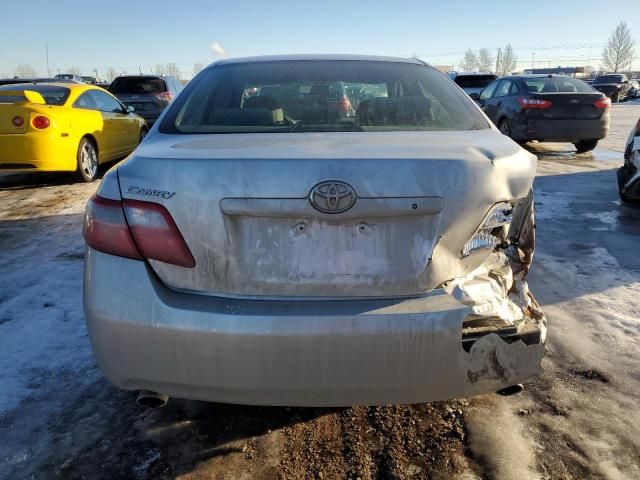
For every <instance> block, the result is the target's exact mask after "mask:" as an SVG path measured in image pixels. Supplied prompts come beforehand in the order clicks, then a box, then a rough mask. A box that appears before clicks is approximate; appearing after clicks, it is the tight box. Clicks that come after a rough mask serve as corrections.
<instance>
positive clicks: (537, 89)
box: [523, 77, 594, 93]
mask: <svg viewBox="0 0 640 480" xmlns="http://www.w3.org/2000/svg"><path fill="white" fill-rule="evenodd" d="M523 80H524V83H526V84H527V89H528V90H529V91H530V92H533V93H572V92H585V93H586V92H593V91H594V89H593V88H592V87H591V86H590V85H589V84H587V83H585V82H583V81H582V80H578V79H576V78H572V77H528V78H524V79H523Z"/></svg>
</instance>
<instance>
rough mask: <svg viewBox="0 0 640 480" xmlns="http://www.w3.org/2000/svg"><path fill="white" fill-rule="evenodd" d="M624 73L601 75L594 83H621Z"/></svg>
mask: <svg viewBox="0 0 640 480" xmlns="http://www.w3.org/2000/svg"><path fill="white" fill-rule="evenodd" d="M621 82H622V75H599V76H597V77H596V79H595V80H594V81H593V83H621Z"/></svg>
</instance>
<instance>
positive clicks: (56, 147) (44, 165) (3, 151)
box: [0, 131, 78, 171]
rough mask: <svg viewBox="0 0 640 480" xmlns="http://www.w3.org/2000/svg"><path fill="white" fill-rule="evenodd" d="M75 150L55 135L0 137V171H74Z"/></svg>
mask: <svg viewBox="0 0 640 480" xmlns="http://www.w3.org/2000/svg"><path fill="white" fill-rule="evenodd" d="M77 147H78V146H77V145H73V141H72V140H71V137H61V136H60V133H57V132H55V131H52V133H48V134H47V133H44V132H29V133H22V134H0V171H74V170H75V169H76V149H77Z"/></svg>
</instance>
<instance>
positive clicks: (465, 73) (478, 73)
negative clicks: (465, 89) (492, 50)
mask: <svg viewBox="0 0 640 480" xmlns="http://www.w3.org/2000/svg"><path fill="white" fill-rule="evenodd" d="M473 75H483V76H487V75H495V76H496V77H497V75H496V74H495V73H491V72H458V73H456V77H467V76H469V77H470V76H473Z"/></svg>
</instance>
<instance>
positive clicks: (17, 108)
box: [0, 97, 31, 135]
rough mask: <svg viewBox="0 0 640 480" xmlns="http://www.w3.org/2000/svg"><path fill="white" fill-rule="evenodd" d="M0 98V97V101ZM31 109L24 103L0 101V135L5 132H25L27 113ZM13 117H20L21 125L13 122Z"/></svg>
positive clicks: (27, 121) (27, 124)
mask: <svg viewBox="0 0 640 480" xmlns="http://www.w3.org/2000/svg"><path fill="white" fill-rule="evenodd" d="M1 101H2V98H1V97H0V102H1ZM30 112H31V110H30V109H29V107H27V106H25V105H15V104H10V103H0V135H2V134H7V133H25V132H26V131H27V128H28V126H29V114H30ZM15 117H22V119H23V122H22V125H19V126H16V125H14V123H13V119H14V118H15Z"/></svg>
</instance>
